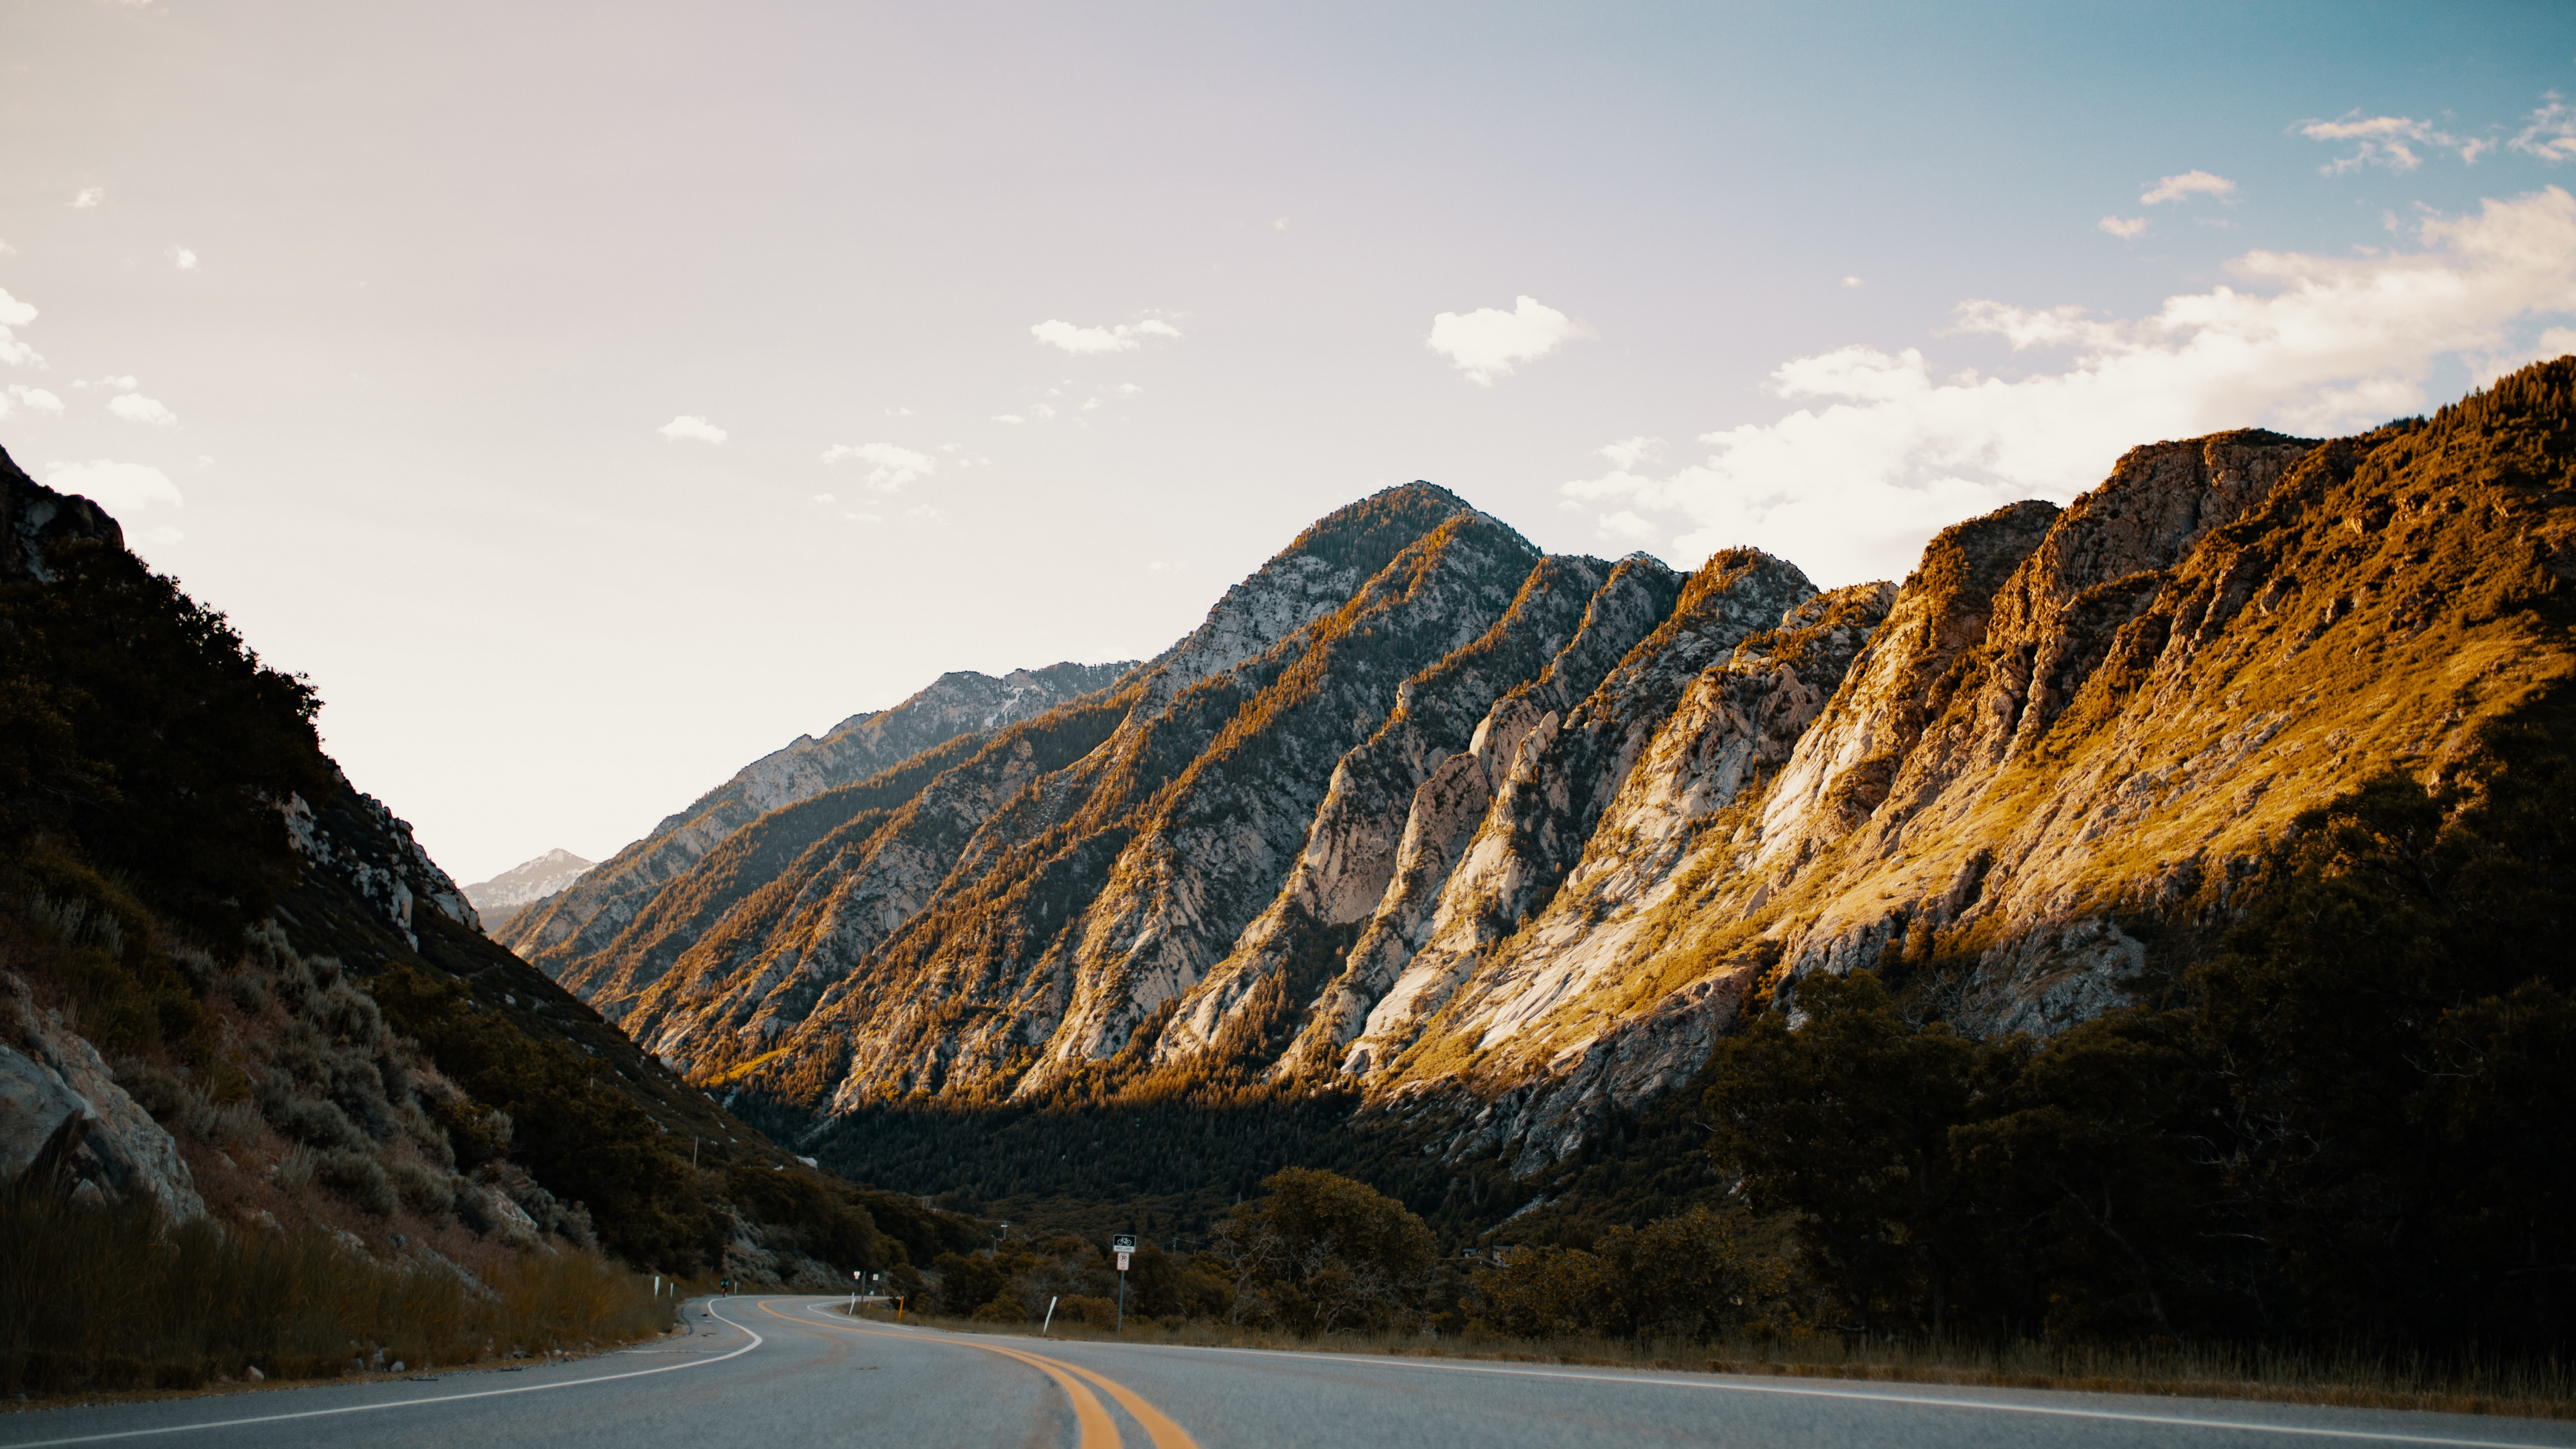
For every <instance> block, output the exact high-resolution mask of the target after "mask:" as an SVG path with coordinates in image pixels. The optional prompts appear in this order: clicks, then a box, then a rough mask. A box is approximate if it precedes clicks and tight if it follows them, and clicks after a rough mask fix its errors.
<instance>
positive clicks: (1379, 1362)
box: [807, 1304, 2559, 1449]
mask: <svg viewBox="0 0 2576 1449" xmlns="http://www.w3.org/2000/svg"><path fill="white" fill-rule="evenodd" d="M807 1311H808V1312H814V1313H819V1312H820V1311H821V1310H820V1307H819V1306H818V1305H813V1304H809V1305H807ZM936 1331H938V1330H932V1329H916V1330H914V1332H916V1333H925V1334H926V1333H931V1332H936ZM1088 1341H1089V1340H1068V1342H1088ZM1102 1346H1103V1347H1125V1348H1168V1349H1180V1350H1183V1351H1185V1352H1192V1353H1239V1354H1251V1355H1257V1356H1262V1357H1269V1358H1297V1359H1310V1360H1313V1361H1315V1362H1317V1363H1334V1364H1357V1365H1360V1366H1362V1367H1366V1368H1384V1369H1407V1368H1412V1369H1439V1370H1443V1371H1446V1372H1449V1373H1463V1374H1505V1375H1510V1376H1513V1377H1518V1378H1536V1379H1579V1380H1585V1381H1591V1382H1598V1383H1613V1384H1660V1385H1662V1386H1664V1387H1666V1388H1675V1389H1701V1390H1714V1391H1717V1392H1721V1393H1738V1394H1785V1395H1789V1396H1791V1397H1793V1398H1807V1399H1855V1400H1859V1401H1861V1402H1863V1403H1877V1404H1906V1405H1911V1406H1918V1407H1926V1408H1936V1409H1982V1410H1985V1411H1987V1412H1989V1413H1997V1414H2038V1415H2043V1416H2045V1417H2048V1418H2056V1419H2107V1420H2111V1421H2113V1422H2116V1423H2123V1424H2160V1425H2166V1426H2169V1427H2175V1428H2185V1429H2228V1430H2235V1431H2239V1432H2243V1433H2251V1434H2298V1435H2304V1436H2307V1437H2310V1438H2321V1439H2365V1440H2370V1441H2373V1442H2376V1443H2382V1444H2433V1445H2439V1446H2442V1449H2559V1446H2555V1445H2548V1444H2538V1443H2534V1442H2532V1441H2531V1440H2528V1439H2445V1438H2437V1437H2434V1436H2430V1435H2424V1434H2390V1433H2385V1432H2381V1431H2378V1430H2372V1429H2328V1428H2323V1427H2317V1426H2311V1425H2306V1424H2265V1423H2260V1422H2255V1421H2250V1420H2230V1419H2193V1418H2186V1417H2184V1416H2183V1415H2180V1414H2131V1413H2121V1412H2120V1411H2118V1410H2116V1409H2062V1408H2054V1407H2051V1406H2049V1405H2046V1404H2014V1403H2006V1402H2002V1401H2000V1400H1993V1399H1944V1398H1935V1397H1933V1396H1931V1395H1929V1394H1884V1393H1872V1392H1869V1391H1867V1390H1862V1389H1822V1388H1799V1387H1795V1386H1792V1385H1789V1384H1754V1383H1743V1382H1740V1381H1737V1380H1734V1379H1731V1378H1725V1377H1711V1378H1708V1379H1679V1378H1660V1377H1652V1376H1651V1373H1652V1371H1651V1370H1649V1371H1645V1372H1640V1373H1635V1374H1598V1373H1576V1372H1569V1371H1567V1370H1564V1369H1536V1368H1503V1367H1499V1366H1492V1367H1489V1366H1487V1365H1483V1364H1466V1363H1442V1362H1439V1361H1437V1360H1428V1359H1399V1358H1377V1357H1370V1356H1365V1355H1361V1354H1341V1353H1301V1352H1299V1351H1297V1350H1295V1349H1277V1348H1222V1347H1218V1346H1216V1345H1214V1344H1194V1343H1170V1344H1163V1343H1138V1344H1104V1345H1102ZM2399 1412H2404V1411H2402V1410H2401V1411H2399Z"/></svg>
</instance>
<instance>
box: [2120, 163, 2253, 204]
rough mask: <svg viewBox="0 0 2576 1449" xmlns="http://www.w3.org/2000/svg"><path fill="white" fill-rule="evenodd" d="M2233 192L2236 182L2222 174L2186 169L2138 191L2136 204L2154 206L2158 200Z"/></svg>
mask: <svg viewBox="0 0 2576 1449" xmlns="http://www.w3.org/2000/svg"><path fill="white" fill-rule="evenodd" d="M2235 194H2236V183H2235V182H2233V181H2230V180H2228V179H2227V178H2226V177H2224V176H2212V175H2210V174H2209V173H2208V172H2206V171H2186V172H2184V173H2183V174H2181V175H2180V176H2168V177H2166V178H2164V179H2163V180H2161V181H2158V182H2157V183H2156V184H2155V185H2153V186H2150V187H2148V188H2147V189H2146V190H2144V191H2142V192H2139V193H2138V204H2139V205H2141V206H2154V205H2156V204H2157V203H2159V202H2165V201H2185V200H2188V199H2190V198H2191V197H2194V196H2233V195H2235Z"/></svg>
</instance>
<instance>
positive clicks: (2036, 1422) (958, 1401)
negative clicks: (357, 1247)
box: [0, 1298, 2576, 1449]
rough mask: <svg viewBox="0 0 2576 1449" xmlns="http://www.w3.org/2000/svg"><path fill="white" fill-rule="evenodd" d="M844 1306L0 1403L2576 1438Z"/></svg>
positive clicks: (1922, 1433) (2281, 1411)
mask: <svg viewBox="0 0 2576 1449" xmlns="http://www.w3.org/2000/svg"><path fill="white" fill-rule="evenodd" d="M837 1301H838V1300H830V1299H816V1298H757V1299H754V1298H724V1299H716V1300H713V1301H712V1302H704V1301H702V1302H698V1303H692V1304H691V1305H689V1307H688V1309H687V1315H688V1319H687V1321H688V1322H690V1323H691V1324H693V1325H695V1326H696V1327H697V1328H698V1330H699V1331H698V1333H697V1334H696V1335H694V1336H692V1337H689V1338H686V1339H678V1338H674V1339H670V1340H667V1341H664V1342H660V1343H655V1344H650V1345H645V1346H642V1347H638V1348H634V1349H630V1350H627V1351H625V1352H622V1353H613V1354H605V1355H602V1356H600V1357H597V1358H592V1359H585V1360H581V1361H579V1362H573V1363H564V1364H555V1365H547V1366H539V1367H529V1368H524V1369H521V1370H518V1371H503V1372H492V1371H481V1372H472V1371H469V1372H460V1373H448V1374H442V1375H439V1376H438V1377H437V1378H436V1379H435V1380H434V1381H427V1382H424V1381H420V1380H397V1381H393V1382H373V1383H363V1384H355V1383H353V1384H334V1385H318V1386H311V1387H302V1388H281V1389H276V1390H269V1391H264V1392H258V1393H241V1394H229V1395H221V1396H207V1397H200V1398H189V1399H172V1400H163V1401H160V1402H155V1403H139V1404H111V1405H103V1406H99V1407H95V1408H84V1409H50V1410H37V1411H31V1412H23V1413H17V1414H9V1415H0V1446H17V1449H33V1446H37V1445H55V1444H66V1445H67V1444H136V1445H150V1444H155V1443H166V1444H188V1445H200V1444H202V1445H208V1446H213V1449H235V1446H238V1449H298V1446H306V1445H344V1444H366V1445H370V1446H379V1445H381V1446H410V1445H420V1446H432V1445H435V1446H441V1449H446V1446H455V1445H465V1446H471V1449H508V1446H515V1445H548V1446H556V1445H561V1446H576V1449H579V1446H596V1449H661V1446H668V1449H732V1446H737V1445H739V1446H745V1449H786V1446H795V1445H806V1444H834V1445H843V1444H851V1443H882V1444H887V1445H900V1446H903V1449H915V1446H944V1445H959V1446H975V1449H983V1446H1016V1445H1029V1446H1046V1449H1148V1446H1151V1449H1192V1446H1198V1449H1233V1446H1244V1449H1284V1446H1290V1445H1300V1446H1303V1445H1331V1446H1358V1445H1380V1444H1384V1445H1404V1446H1408V1449H1410V1446H1445V1445H1476V1446H1505V1449H1524V1446H1528V1449H1536V1446H1549V1449H1555V1446H1586V1449H1588V1446H1595V1445H1598V1446H1604V1449H1607V1446H1620V1449H1632V1446H1641V1445H1642V1446H1652V1445H1666V1444H1674V1445H1683V1444H1689V1445H1699V1444H1712V1445H1729V1446H1738V1445H1740V1446H1763V1449H1769V1446H1801V1449H1805V1446H1837V1449H1842V1446H1862V1445H1879V1444H1885V1445H1902V1446H1906V1449H1950V1446H1968V1445H1976V1446H1989V1445H1998V1446H2021V1445H2030V1446H2059V1445H2065V1446H2076V1449H2125V1446H2139V1449H2181V1446H2192V1449H2203V1446H2228V1449H2236V1446H2244V1449H2254V1446H2268V1449H2287V1446H2293V1445H2308V1444H2313V1445H2318V1446H2321V1449H2322V1446H2326V1445H2332V1444H2351V1445H2369V1444H2425V1445H2450V1446H2479V1449H2484V1446H2500V1449H2525V1446H2536V1445H2559V1446H2576V1424H2556V1423H2543V1422H2534V1421H2530V1420H2520V1419H2478V1418H2467V1417H2460V1416H2451V1415H2434V1414H2401V1413H2389V1412H2379V1411H2370V1410H2354V1409H2315V1408H2299V1407H2286V1406H2281V1405H2273V1404H2242V1403H2231V1402H2219V1401H2211V1400H2187V1399H2185V1400H2178V1399H2152V1398H2132V1397H2123V1396H2116V1395H2103V1394H2071V1393H2043V1392H2021V1391H2008V1390H1968V1389H1961V1390H1951V1389H1940V1388H1923V1387H1915V1386H1905V1385H1885V1384H1835V1383H1832V1382H1830V1381H1817V1380H1799V1381H1796V1382H1783V1381H1781V1380H1779V1379H1747V1378H1728V1377H1723V1376H1717V1375H1709V1374H1676V1373H1630V1372H1620V1371H1615V1370H1604V1369H1575V1368H1541V1367H1523V1366H1519V1365H1507V1364H1494V1363H1478V1362H1472V1361H1466V1360H1442V1359H1410V1358H1404V1359H1399V1358H1373V1357H1362V1356H1357V1355H1341V1354H1303V1353H1280V1352H1269V1351H1247V1350H1228V1349H1207V1348H1179V1347H1171V1346H1164V1345H1144V1344H1117V1343H1069V1342H1058V1341H1049V1340H1041V1339H1031V1338H1014V1337H1002V1336H984V1335H968V1334H949V1333H939V1332H933V1331H925V1330H921V1329H915V1328H895V1327H892V1326H889V1325H883V1324H874V1323H860V1324H854V1323H851V1322H849V1321H847V1320H845V1319H843V1318H841V1317H840V1316H839V1315H838V1314H835V1313H832V1312H830V1311H829V1305H830V1304H832V1303H834V1302H837Z"/></svg>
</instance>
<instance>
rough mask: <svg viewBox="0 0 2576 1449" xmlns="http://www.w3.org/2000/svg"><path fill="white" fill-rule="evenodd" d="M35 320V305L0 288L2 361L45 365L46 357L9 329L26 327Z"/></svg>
mask: <svg viewBox="0 0 2576 1449" xmlns="http://www.w3.org/2000/svg"><path fill="white" fill-rule="evenodd" d="M35 320H36V309H35V308H34V307H31V306H29V305H28V304H26V303H24V302H21V301H19V300H18V299H17V298H15V297H12V296H10V295H9V294H8V292H7V291H5V290H0V362H6V363H9V364H11V365H13V366H21V367H42V366H44V365H45V359H44V358H43V357H41V356H38V355H37V352H36V349H34V348H32V347H29V346H28V345H27V344H26V343H24V342H21V341H19V340H18V339H17V337H16V336H15V335H14V334H12V333H11V332H10V330H9V329H11V328H13V327H24V326H26V325H27V324H28V323H30V322H33V321H35Z"/></svg>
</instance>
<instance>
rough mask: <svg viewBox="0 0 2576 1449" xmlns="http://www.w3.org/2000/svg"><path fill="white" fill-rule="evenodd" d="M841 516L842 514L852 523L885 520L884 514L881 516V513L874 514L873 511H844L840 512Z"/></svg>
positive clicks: (881, 521)
mask: <svg viewBox="0 0 2576 1449" xmlns="http://www.w3.org/2000/svg"><path fill="white" fill-rule="evenodd" d="M841 516H842V517H843V518H846V519H848V520H849V521H851V522H852V523H883V522H885V518H884V516H883V515H881V514H875V513H844V514H842V515H841Z"/></svg>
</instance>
